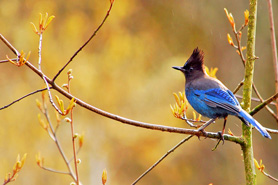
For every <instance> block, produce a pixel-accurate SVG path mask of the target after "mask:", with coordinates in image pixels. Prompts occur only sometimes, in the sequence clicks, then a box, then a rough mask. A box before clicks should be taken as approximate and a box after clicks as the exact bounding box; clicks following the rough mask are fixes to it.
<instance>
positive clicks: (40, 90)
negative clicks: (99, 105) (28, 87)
mask: <svg viewBox="0 0 278 185" xmlns="http://www.w3.org/2000/svg"><path fill="white" fill-rule="evenodd" d="M50 88H51V89H52V87H50ZM45 90H47V88H44V89H39V90H36V91H33V92H31V93H29V94H26V95H25V96H22V97H21V98H19V99H17V100H15V101H13V102H12V103H10V104H8V105H5V106H3V107H1V108H0V110H2V109H5V108H8V107H9V106H11V105H13V104H14V103H16V102H19V101H20V100H22V99H24V98H27V97H28V96H31V95H33V94H36V93H38V92H42V91H45Z"/></svg>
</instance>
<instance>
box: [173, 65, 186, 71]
mask: <svg viewBox="0 0 278 185" xmlns="http://www.w3.org/2000/svg"><path fill="white" fill-rule="evenodd" d="M173 68H174V69H176V70H179V71H181V72H184V68H183V67H180V66H173Z"/></svg>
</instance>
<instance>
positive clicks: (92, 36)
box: [52, 1, 114, 82]
mask: <svg viewBox="0 0 278 185" xmlns="http://www.w3.org/2000/svg"><path fill="white" fill-rule="evenodd" d="M113 4H114V1H110V7H109V9H108V11H107V13H106V15H105V17H104V19H103V20H102V22H101V24H100V25H99V26H98V28H97V29H96V30H95V31H94V33H93V34H92V35H91V37H90V38H89V39H88V40H87V41H86V42H85V43H84V44H83V45H82V46H81V47H80V48H79V49H78V50H77V51H76V52H75V53H74V54H73V56H72V57H71V58H70V59H69V61H68V62H67V63H66V64H65V65H64V66H63V67H62V68H61V69H60V70H59V72H58V73H57V74H56V75H55V76H54V78H53V80H52V81H53V82H55V80H56V78H57V77H58V76H59V75H60V74H61V72H62V71H63V70H64V69H65V68H66V67H67V66H68V65H69V64H70V63H71V61H72V60H73V59H74V58H75V57H76V56H77V54H78V53H79V52H80V51H81V50H82V49H83V48H84V47H85V46H86V45H87V44H88V43H89V42H90V41H91V40H92V38H94V37H95V36H96V34H97V32H98V31H99V30H100V28H101V27H102V26H103V24H104V23H105V21H106V20H107V18H108V16H109V15H110V11H111V9H112V6H113Z"/></svg>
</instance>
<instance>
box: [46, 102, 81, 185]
mask: <svg viewBox="0 0 278 185" xmlns="http://www.w3.org/2000/svg"><path fill="white" fill-rule="evenodd" d="M43 105H44V116H45V118H46V120H47V122H48V124H49V128H50V131H51V135H50V134H49V136H50V137H51V138H52V139H53V140H54V142H55V144H56V146H57V148H58V151H59V153H60V154H61V156H62V158H63V160H64V162H65V164H66V166H67V168H68V171H69V172H68V173H67V174H68V175H70V176H71V177H72V178H73V179H74V181H76V177H75V175H74V173H73V170H72V168H71V166H70V161H69V160H68V159H67V157H66V155H65V152H64V151H63V148H62V146H61V144H60V141H59V140H58V138H57V135H56V131H55V130H54V127H53V125H52V122H51V120H50V117H49V114H48V109H47V105H46V103H45V102H43Z"/></svg>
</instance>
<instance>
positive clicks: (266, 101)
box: [249, 93, 278, 115]
mask: <svg viewBox="0 0 278 185" xmlns="http://www.w3.org/2000/svg"><path fill="white" fill-rule="evenodd" d="M277 97H278V93H276V94H274V95H273V96H271V97H270V98H268V99H267V100H265V101H264V102H262V103H261V104H259V105H257V106H256V107H255V108H254V109H253V110H252V111H251V112H250V113H249V114H250V115H254V114H256V113H257V112H259V111H260V110H261V109H262V108H264V107H265V106H267V105H268V104H269V103H270V102H272V101H273V100H275V99H276V98H277Z"/></svg>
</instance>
